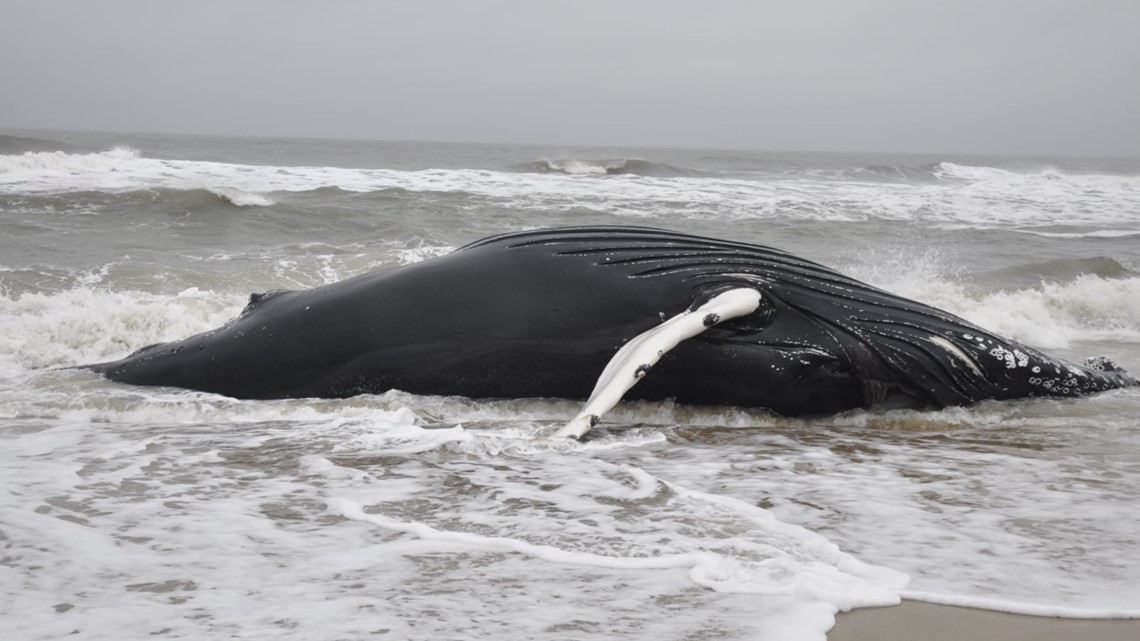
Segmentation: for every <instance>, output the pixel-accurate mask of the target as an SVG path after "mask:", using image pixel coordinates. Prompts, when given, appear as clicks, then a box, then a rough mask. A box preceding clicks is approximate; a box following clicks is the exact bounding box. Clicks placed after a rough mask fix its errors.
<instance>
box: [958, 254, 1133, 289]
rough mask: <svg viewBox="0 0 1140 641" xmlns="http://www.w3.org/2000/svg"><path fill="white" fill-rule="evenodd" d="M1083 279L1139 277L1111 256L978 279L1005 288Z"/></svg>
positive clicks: (1024, 268)
mask: <svg viewBox="0 0 1140 641" xmlns="http://www.w3.org/2000/svg"><path fill="white" fill-rule="evenodd" d="M1082 276H1096V277H1098V278H1101V279H1122V278H1129V277H1134V276H1137V274H1136V273H1135V272H1133V271H1132V270H1130V269H1128V268H1127V267H1125V266H1124V265H1123V264H1121V263H1120V262H1119V261H1117V260H1115V259H1113V258H1109V257H1107V256H1095V257H1092V258H1058V259H1054V260H1046V261H1041V262H1037V263H1027V264H1023V265H1015V266H1013V267H1005V268H1002V269H995V270H991V271H987V272H984V273H980V274H975V275H974V277H975V278H978V279H979V280H981V281H983V282H1000V283H1003V285H1004V286H1005V287H1010V286H1015V287H1018V286H1025V287H1029V286H1035V285H1038V284H1040V283H1045V282H1048V283H1066V282H1071V281H1074V280H1076V279H1078V278H1080V277H1082Z"/></svg>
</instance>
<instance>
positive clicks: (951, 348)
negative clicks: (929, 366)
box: [930, 336, 983, 376]
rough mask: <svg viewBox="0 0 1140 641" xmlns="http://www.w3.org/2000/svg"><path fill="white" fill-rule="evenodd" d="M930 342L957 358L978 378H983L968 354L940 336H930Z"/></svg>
mask: <svg viewBox="0 0 1140 641" xmlns="http://www.w3.org/2000/svg"><path fill="white" fill-rule="evenodd" d="M930 342H931V343H934V344H935V345H937V346H939V347H941V348H942V349H944V350H946V351H947V352H950V355H951V356H954V357H957V358H958V360H960V361H962V362H963V363H965V364H966V366H967V367H969V368H970V369H971V370H973V372H974V373H975V374H977V375H978V376H983V374H982V370H981V368H980V367H978V364H977V363H975V362H974V359H972V358H970V355H969V354H967V353H966V352H963V351H962V350H961V349H960V348H959V347H958V346H957V345H955V344H954V343H951V342H950V341H948V340H946V339H945V338H942V337H941V336H931V337H930Z"/></svg>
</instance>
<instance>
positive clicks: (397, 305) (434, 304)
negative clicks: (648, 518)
mask: <svg viewBox="0 0 1140 641" xmlns="http://www.w3.org/2000/svg"><path fill="white" fill-rule="evenodd" d="M84 367H85V368H86V369H89V370H91V371H93V372H96V373H99V374H101V375H102V376H104V377H106V378H107V379H110V380H111V381H115V382H118V383H124V384H131V385H149V386H168V387H176V388H185V389H190V390H199V391H203V392H212V393H216V394H221V395H225V396H229V397H234V398H238V399H287V398H345V397H351V396H355V395H359V394H378V393H384V392H387V391H389V390H393V389H398V390H402V391H405V392H410V393H413V394H424V395H441V396H464V397H470V398H476V399H488V398H530V397H535V398H540V397H541V398H562V399H584V400H585V404H584V406H583V408H582V410H581V411H580V412H579V413H578V414H577V415H575V416H573V417H571V418H570V420H568V422H567V423H566V426H565V427H563V428H562V429H561V430H559V432H558V434H559V435H562V436H569V437H581V436H583V435H584V434H585V433H587V432H588V430H589V429H590V428H591V427H593V426H594V425H595V424H596V423H597V422H598V421H599V420H600V418H601V417H602V416H603V415H604V413H605V412H606V411H608V410H609V409H611V408H612V407H613V406H614V405H616V404H617V403H618V402H620V401H621V400H622V399H638V400H648V401H655V400H665V399H672V400H673V401H675V402H677V403H681V404H691V405H725V406H738V407H746V408H762V409H766V410H768V411H770V412H773V413H775V414H778V415H782V416H788V417H816V416H826V415H832V414H837V413H842V412H846V411H850V410H858V409H895V408H912V409H928V408H929V409H937V408H945V407H949V406H965V405H971V404H974V403H978V402H980V401H983V400H990V399H993V400H1010V399H1020V398H1034V397H1076V396H1083V395H1089V394H1095V393H1099V392H1104V391H1107V390H1112V389H1117V388H1124V387H1130V386H1136V385H1138V384H1140V383H1138V382H1137V380H1136V378H1134V377H1132V376H1131V375H1129V374H1128V373H1127V372H1126V371H1125V370H1124V369H1122V368H1120V367H1118V366H1117V365H1116V364H1114V363H1113V362H1112V361H1111V360H1109V359H1108V358H1105V357H1096V358H1091V359H1088V360H1086V361H1085V362H1083V363H1075V362H1070V361H1066V360H1062V359H1058V358H1053V357H1050V356H1047V355H1045V354H1044V353H1042V352H1040V351H1038V350H1036V349H1034V348H1032V347H1028V346H1026V345H1023V344H1020V343H1018V342H1016V341H1013V340H1009V339H1006V338H1002V337H1000V336H998V335H996V334H994V333H992V332H990V331H987V330H985V329H983V328H981V327H978V326H977V325H974V324H972V323H970V322H968V321H966V320H964V319H962V318H959V317H957V316H955V315H953V314H951V313H949V312H946V311H942V310H940V309H937V308H934V307H931V306H928V305H925V304H923V303H920V302H916V301H914V300H909V299H907V298H903V297H900V296H897V295H894V294H891V293H889V292H887V291H884V290H882V289H879V288H876V287H873V286H870V285H868V284H866V283H863V282H860V281H859V280H856V279H854V278H851V277H848V276H845V275H843V274H841V273H839V272H837V271H834V270H832V269H829V268H827V267H824V266H823V265H821V264H818V263H815V262H812V261H809V260H805V259H803V258H800V257H797V256H795V255H792V254H790V253H787V252H784V251H781V250H779V249H774V248H770V247H765V246H760V245H753V244H748V243H744V242H737V241H733V240H725V239H717V238H709V237H702V236H697V235H692V234H685V233H678V232H674V231H668V230H663V229H653V228H646V227H624V226H623V227H565V228H553V229H536V230H528V231H520V232H514V233H507V234H502V235H497V236H492V237H489V238H484V239H482V240H477V241H475V242H472V243H470V244H468V245H466V246H463V247H460V248H459V249H456V250H455V251H453V252H451V253H449V254H446V255H443V256H440V257H438V258H434V259H430V260H425V261H423V262H419V263H415V264H411V265H407V266H403V267H398V268H394V269H386V270H378V271H372V272H369V273H364V274H361V275H358V276H355V277H351V278H348V279H346V280H342V281H339V282H335V283H332V284H328V285H323V286H319V287H315V288H312V289H306V290H271V291H267V292H265V293H257V294H253V295H251V296H250V299H249V303H248V305H246V306H245V308H244V309H243V310H242V311H241V312H240V314H238V316H237V317H236V318H234V319H233V320H231V321H229V322H228V323H226V324H224V325H223V326H221V327H219V328H217V329H214V330H211V331H207V332H205V333H201V334H198V335H195V336H190V337H188V338H185V339H183V340H178V341H174V342H170V343H162V344H157V345H151V346H148V347H144V348H142V349H140V350H138V351H137V352H135V353H133V354H131V355H129V356H127V357H126V358H123V359H121V360H116V361H113V362H106V363H97V364H91V365H86V366H84Z"/></svg>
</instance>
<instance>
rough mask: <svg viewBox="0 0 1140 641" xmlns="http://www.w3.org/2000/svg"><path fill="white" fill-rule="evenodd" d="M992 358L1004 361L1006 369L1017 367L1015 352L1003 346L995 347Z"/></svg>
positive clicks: (991, 352)
mask: <svg viewBox="0 0 1140 641" xmlns="http://www.w3.org/2000/svg"><path fill="white" fill-rule="evenodd" d="M990 356H993V357H994V358H996V359H998V360H999V361H1004V362H1005V367H1006V369H1013V368H1015V367H1017V357H1016V356H1014V354H1013V352H1011V351H1009V350H1008V349H1006V348H1005V347H1003V346H1001V345H994V347H993V349H991V350H990Z"/></svg>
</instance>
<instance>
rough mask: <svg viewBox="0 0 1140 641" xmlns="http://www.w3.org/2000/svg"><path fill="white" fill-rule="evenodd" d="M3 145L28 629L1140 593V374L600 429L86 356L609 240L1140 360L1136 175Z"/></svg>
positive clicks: (13, 445) (551, 406)
mask: <svg viewBox="0 0 1140 641" xmlns="http://www.w3.org/2000/svg"><path fill="white" fill-rule="evenodd" d="M0 134H4V135H0V478H2V479H3V481H2V483H0V546H2V548H3V553H2V556H0V621H2V622H3V628H4V629H5V630H6V632H5V636H6V638H11V639H20V640H21V641H32V640H39V639H57V638H61V637H64V636H67V635H75V636H76V638H82V639H87V640H100V639H124V638H144V637H146V638H183V639H216V638H223V637H224V638H241V639H262V638H266V639H269V638H271V639H315V638H320V639H360V638H365V637H368V638H392V639H428V638H447V639H482V638H494V639H496V640H501V641H514V640H519V641H522V640H529V639H538V638H541V639H611V638H621V639H655V640H656V639H692V640H703V639H733V640H735V639H764V640H774V641H798V640H805V641H809V640H810V641H823V639H824V638H825V635H826V632H827V631H828V630H829V629H830V628H831V627H832V625H833V623H834V615H835V614H836V613H837V612H838V611H841V610H848V609H852V608H859V607H869V606H878V605H889V604H892V603H897V602H898V600H899V599H900V598H908V599H918V600H924V601H930V602H934V603H947V604H960V605H967V606H972V607H980V608H991V609H997V610H1004V611H1011V612H1021V613H1027V614H1038V615H1048V616H1063V617H1101V616H1111V617H1140V535H1138V533H1140V512H1138V511H1137V509H1136V506H1137V505H1140V390H1138V389H1130V390H1121V391H1114V392H1110V393H1107V394H1103V395H1100V396H1096V397H1092V398H1083V399H1038V400H1026V401H1016V402H1000V403H999V402H987V403H982V404H980V405H977V406H974V407H967V408H951V409H946V410H943V411H927V412H918V411H881V412H866V411H858V412H851V413H846V414H842V415H839V416H835V417H830V418H825V419H813V420H803V419H787V418H781V417H778V416H773V415H770V414H766V413H764V412H762V411H756V410H745V409H739V408H726V407H686V406H681V405H677V404H674V403H669V402H665V403H644V402H636V403H624V404H622V405H619V406H618V407H617V408H616V409H615V411H614V412H612V413H611V414H609V415H607V416H606V417H605V419H604V420H603V423H602V424H600V425H599V426H598V428H596V429H595V431H594V432H593V433H592V436H591V438H589V439H587V440H585V441H584V442H581V443H579V442H571V441H555V440H551V439H548V438H546V437H547V436H549V435H550V434H551V433H553V432H554V431H556V430H557V429H558V428H559V427H560V426H561V425H562V424H563V423H564V422H565V421H566V420H568V419H569V418H570V417H572V416H573V415H574V413H575V412H576V411H577V410H578V408H579V403H578V402H574V401H567V400H549V399H524V400H474V399H466V398H457V397H431V396H414V395H410V394H407V393H404V392H401V391H399V390H392V391H390V392H387V393H385V394H381V395H376V396H360V397H355V398H351V399H346V400H314V399H302V400H284V401H240V400H235V399H231V398H226V397H222V396H216V395H211V394H205V393H198V392H190V391H184V390H177V389H166V388H138V387H130V386H125V385H119V384H114V383H110V382H107V381H105V380H103V379H101V378H99V377H98V376H95V375H93V374H91V373H89V372H86V371H82V370H74V369H68V367H69V366H73V365H79V364H84V363H91V362H98V361H107V360H112V359H116V358H120V357H123V356H125V355H127V354H129V353H131V352H132V351H134V350H136V349H139V348H141V347H143V346H145V345H148V344H151V343H156V342H160V341H168V340H174V339H179V338H183V337H186V336H189V335H191V334H194V333H197V332H201V331H205V330H208V329H212V328H214V327H217V326H218V325H221V324H222V323H224V322H226V321H227V320H228V319H230V318H232V317H234V316H235V315H236V314H237V313H238V312H239V311H240V310H241V309H242V307H243V306H244V304H245V303H246V302H247V300H248V297H249V294H250V293H251V292H263V291H266V290H270V289H275V288H294V289H295V288H304V287H312V286H316V285H321V284H324V283H330V282H333V281H336V280H339V279H343V278H346V277H349V276H353V275H356V274H360V273H363V272H366V271H369V270H376V269H396V268H399V267H400V266H402V265H407V264H411V263H414V262H417V261H421V260H425V259H430V258H432V257H434V256H439V255H441V254H444V253H446V252H448V251H450V250H452V249H454V248H456V247H459V246H461V245H463V244H465V243H468V242H470V241H473V240H476V239H479V238H482V237H484V236H488V235H491V234H496V233H501V232H508V231H516V230H522V229H529V228H538V227H547V226H559V225H584V224H586V225H591V224H605V225H649V226H658V227H664V228H668V229H673V230H677V231H683V232H691V233H697V234H704V235H710V236H717V237H722V238H730V239H734V240H740V241H746V242H751V243H757V244H763V245H769V246H774V247H778V248H781V249H784V250H787V251H790V252H792V253H795V254H798V255H801V256H803V257H805V258H808V259H811V260H814V261H817V262H820V263H823V264H825V265H828V266H830V267H832V268H835V269H837V270H839V271H842V272H844V273H847V274H850V275H852V276H855V277H858V278H860V279H863V280H865V281H868V282H870V283H871V284H873V285H876V286H879V287H882V288H885V289H888V290H890V291H893V292H896V293H899V294H901V295H904V296H907V297H910V298H913V299H917V300H920V301H923V302H926V303H929V304H932V305H935V306H937V307H941V308H943V309H946V310H948V311H951V312H953V313H956V314H958V315H961V316H963V317H965V318H966V319H968V320H970V321H972V322H974V323H976V324H978V325H981V326H983V327H986V328H988V329H990V330H993V331H994V332H997V333H998V334H1001V335H1004V336H1007V337H1010V338H1013V339H1016V340H1018V341H1021V342H1024V343H1027V344H1029V345H1031V346H1034V347H1037V348H1040V349H1042V350H1043V351H1045V352H1046V353H1049V354H1051V355H1056V356H1061V357H1064V358H1068V359H1071V360H1081V359H1083V358H1084V357H1086V356H1094V355H1102V354H1103V355H1107V356H1109V357H1111V358H1112V359H1113V360H1115V361H1116V362H1117V363H1118V364H1119V365H1121V366H1122V367H1124V368H1126V369H1129V370H1130V371H1132V372H1133V373H1138V372H1140V160H1136V159H1091V158H1012V157H1011V158H1006V157H987V156H979V157H952V156H912V155H887V154H825V153H777V152H749V151H717V150H687V149H655V148H646V149H636V148H586V147H569V146H561V147H559V146H549V147H542V146H512V145H495V144H445V143H416V142H380V141H347V140H292V139H263V138H258V139H254V138H221V137H193V136H171V135H143V134H111V133H82V132H57V131H5V132H0ZM392 304H393V305H399V304H400V301H392ZM460 313H461V311H460ZM694 375H702V374H701V373H694Z"/></svg>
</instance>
